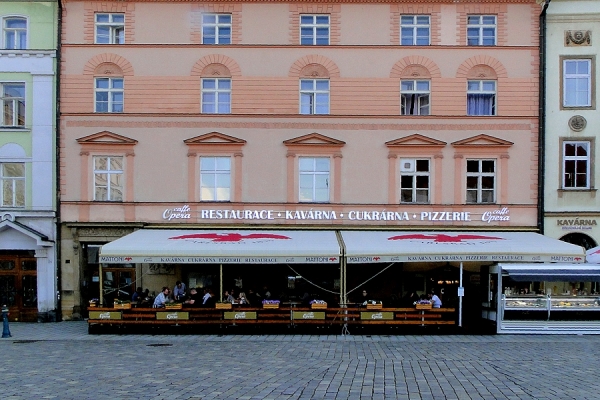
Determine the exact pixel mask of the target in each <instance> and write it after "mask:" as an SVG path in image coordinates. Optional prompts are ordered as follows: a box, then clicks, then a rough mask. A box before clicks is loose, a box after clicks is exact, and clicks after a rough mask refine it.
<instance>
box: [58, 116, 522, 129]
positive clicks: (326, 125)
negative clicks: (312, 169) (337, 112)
mask: <svg viewBox="0 0 600 400" xmlns="http://www.w3.org/2000/svg"><path fill="white" fill-rule="evenodd" d="M94 116H97V115H94ZM140 116H141V117H142V118H147V117H146V116H143V115H140ZM110 117H112V118H114V119H112V120H104V119H95V120H73V121H66V126H67V127H77V128H81V127H86V128H212V129H215V128H223V129H237V128H255V129H318V130H320V129H323V130H324V129H337V130H345V131H348V130H358V131H364V130H373V129H382V130H384V129H388V130H398V131H406V130H409V131H413V132H414V131H448V130H453V131H469V130H477V131H494V130H500V131H505V130H526V131H527V132H529V131H531V123H529V122H528V123H512V122H511V123H506V124H500V123H474V122H473V123H457V124H452V123H441V124H425V123H421V124H415V123H412V120H411V121H408V120H406V119H405V120H406V121H407V122H405V123H381V122H380V121H379V120H377V119H375V120H376V121H377V122H364V123H346V122H342V123H336V122H265V121H256V122H254V121H245V122H239V121H227V120H226V119H227V117H225V118H224V119H225V120H224V121H216V120H214V119H207V120H206V121H144V120H142V121H122V120H119V119H118V118H122V117H130V116H129V115H125V114H120V115H111V116H110ZM200 117H202V116H200ZM211 118H214V115H211ZM260 118H263V119H264V117H260ZM462 119H463V120H465V119H467V118H466V117H462ZM468 119H472V117H471V118H468ZM487 119H494V120H498V119H499V118H498V117H493V118H489V117H488V118H487ZM526 119H527V120H531V118H530V117H528V118H526Z"/></svg>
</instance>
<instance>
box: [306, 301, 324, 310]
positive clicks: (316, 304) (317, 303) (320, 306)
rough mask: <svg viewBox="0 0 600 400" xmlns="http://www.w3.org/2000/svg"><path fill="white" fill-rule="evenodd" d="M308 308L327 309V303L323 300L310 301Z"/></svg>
mask: <svg viewBox="0 0 600 400" xmlns="http://www.w3.org/2000/svg"><path fill="white" fill-rule="evenodd" d="M310 308H313V309H324V308H327V302H325V301H324V300H312V301H311V302H310Z"/></svg>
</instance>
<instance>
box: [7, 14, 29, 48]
mask: <svg viewBox="0 0 600 400" xmlns="http://www.w3.org/2000/svg"><path fill="white" fill-rule="evenodd" d="M2 31H3V34H2V37H3V38H4V43H3V48H5V49H9V50H25V49H26V48H27V19H26V18H23V17H6V18H4V19H3V20H2Z"/></svg>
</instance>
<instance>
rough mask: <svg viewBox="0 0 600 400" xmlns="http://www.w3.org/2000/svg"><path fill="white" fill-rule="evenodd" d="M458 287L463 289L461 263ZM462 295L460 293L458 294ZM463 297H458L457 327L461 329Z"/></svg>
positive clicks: (461, 264)
mask: <svg viewBox="0 0 600 400" xmlns="http://www.w3.org/2000/svg"><path fill="white" fill-rule="evenodd" d="M459 287H460V288H461V289H462V287H463V263H462V261H461V262H460V278H459ZM460 294H462V293H460ZM462 300H463V296H461V295H459V296H458V326H459V327H462V303H463V301H462Z"/></svg>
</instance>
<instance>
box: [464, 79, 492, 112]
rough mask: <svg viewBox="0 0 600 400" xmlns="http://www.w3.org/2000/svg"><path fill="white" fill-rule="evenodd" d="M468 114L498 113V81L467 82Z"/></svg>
mask: <svg viewBox="0 0 600 400" xmlns="http://www.w3.org/2000/svg"><path fill="white" fill-rule="evenodd" d="M467 115H496V81H468V82H467Z"/></svg>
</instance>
